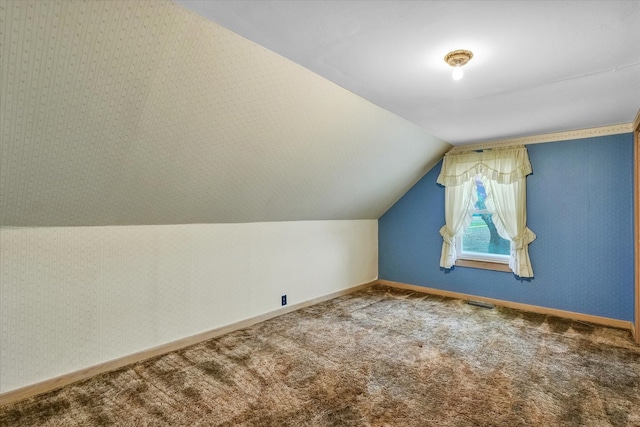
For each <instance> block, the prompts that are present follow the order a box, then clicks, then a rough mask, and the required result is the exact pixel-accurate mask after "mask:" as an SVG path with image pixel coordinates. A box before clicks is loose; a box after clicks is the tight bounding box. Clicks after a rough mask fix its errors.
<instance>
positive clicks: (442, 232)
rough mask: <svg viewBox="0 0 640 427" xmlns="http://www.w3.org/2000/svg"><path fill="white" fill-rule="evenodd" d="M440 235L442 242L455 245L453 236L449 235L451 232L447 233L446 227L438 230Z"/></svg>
mask: <svg viewBox="0 0 640 427" xmlns="http://www.w3.org/2000/svg"><path fill="white" fill-rule="evenodd" d="M440 235H441V236H442V240H444V241H445V242H446V243H449V244H450V245H455V240H454V237H455V236H454V235H453V233H451V231H449V229H448V228H447V226H446V225H445V226H443V227H442V228H441V229H440Z"/></svg>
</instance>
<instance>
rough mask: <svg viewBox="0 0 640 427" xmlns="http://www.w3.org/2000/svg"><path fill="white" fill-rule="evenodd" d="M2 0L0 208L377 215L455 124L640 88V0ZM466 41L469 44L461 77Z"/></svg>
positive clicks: (518, 131)
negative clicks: (454, 58) (459, 62)
mask: <svg viewBox="0 0 640 427" xmlns="http://www.w3.org/2000/svg"><path fill="white" fill-rule="evenodd" d="M185 6H186V7H185ZM0 16H1V19H0V94H1V96H0V226H2V227H7V226H99V225H128V224H183V223H229V222H257V221H290V220H332V219H375V218H378V217H380V216H381V215H382V214H383V213H384V212H385V211H386V209H388V208H389V207H390V206H391V205H392V204H393V203H394V202H395V201H396V200H397V199H398V198H400V197H401V196H402V194H403V193H404V192H405V191H406V190H407V189H408V188H410V187H411V185H412V184H413V183H415V182H416V181H417V180H418V179H419V178H420V177H421V176H422V175H423V174H424V173H426V172H427V171H428V170H429V169H430V168H431V167H432V166H433V165H434V164H435V163H437V161H438V160H439V159H440V158H441V157H442V155H443V154H444V153H445V152H446V151H447V150H448V149H450V148H451V145H449V144H450V143H451V144H464V143H471V142H479V141H482V140H489V139H497V138H503V137H512V136H524V135H531V134H540V133H546V132H556V131H563V130H572V129H580V128H586V127H593V126H602V125H610V124H618V123H626V122H630V121H632V120H633V117H634V114H635V112H636V111H637V110H638V107H639V106H640V105H639V104H640V102H639V100H640V96H639V94H640V47H639V46H640V43H638V30H637V22H639V21H640V1H635V0H634V1H602V2H600V1H593V2H484V1H480V2H475V1H474V2H464V1H456V2H449V1H446V2H445V1H442V2H440V1H425V2H403V1H367V2H358V1H349V2H332V1H311V2H307V1H277V2H274V1H255V2H244V1H232V2H227V1H211V2H210V1H207V2H202V1H191V0H178V2H177V3H176V2H173V1H170V0H112V1H98V0H88V1H82V2H81V1H54V0H0ZM457 48H465V49H470V50H472V51H473V52H474V58H473V60H472V61H471V62H470V63H469V64H468V65H467V66H466V67H465V72H466V76H465V78H464V79H463V80H461V81H458V82H454V81H452V80H451V78H450V68H449V67H448V66H447V65H446V64H445V63H444V61H443V59H442V57H443V56H444V54H445V53H446V52H447V51H449V50H452V49H457Z"/></svg>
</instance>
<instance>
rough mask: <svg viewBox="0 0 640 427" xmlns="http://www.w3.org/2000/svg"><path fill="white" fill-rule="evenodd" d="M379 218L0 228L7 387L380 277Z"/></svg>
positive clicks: (2, 386) (3, 384)
mask: <svg viewBox="0 0 640 427" xmlns="http://www.w3.org/2000/svg"><path fill="white" fill-rule="evenodd" d="M377 247H378V222H377V220H354V221H304V222H269V223H249V224H197V225H163V226H109V227H67V228H0V393H1V392H6V391H9V390H13V389H16V388H20V387H23V386H25V385H29V384H33V383H36V382H39V381H43V380H45V379H48V378H52V377H55V376H58V375H61V374H64V373H68V372H73V371H75V370H78V369H81V368H84V367H87V366H91V365H95V364H97V363H100V362H104V361H107V360H112V359H115V358H118V357H121V356H124V355H127V354H131V353H134V352H137V351H140V350H144V349H147V348H150V347H154V346H157V345H160V344H164V343H167V342H171V341H174V340H177V339H180V338H184V337H187V336H190V335H193V334H196V333H199V332H204V331H207V330H211V329H214V328H217V327H220V326H223V325H227V324H230V323H234V322H238V321H240V320H243V319H247V318H250V317H253V316H257V315H260V314H263V313H267V312H270V311H273V310H275V309H277V308H280V306H281V305H280V296H281V295H283V294H287V296H288V303H289V304H296V303H299V302H303V301H307V300H310V299H313V298H316V297H319V296H322V295H326V294H329V293H332V292H335V291H339V290H342V289H346V288H349V287H351V286H355V285H358V284H360V283H364V282H367V281H370V280H373V279H375V278H376V277H377V272H378V253H377V252H378V251H377Z"/></svg>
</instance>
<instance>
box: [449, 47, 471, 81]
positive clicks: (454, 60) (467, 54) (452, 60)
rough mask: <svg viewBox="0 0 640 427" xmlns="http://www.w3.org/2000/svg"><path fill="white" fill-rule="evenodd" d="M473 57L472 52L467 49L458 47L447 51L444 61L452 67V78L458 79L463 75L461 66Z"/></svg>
mask: <svg viewBox="0 0 640 427" xmlns="http://www.w3.org/2000/svg"><path fill="white" fill-rule="evenodd" d="M471 58H473V53H471V51H469V50H464V49H458V50H454V51H451V52H449V53H447V54H446V55H445V56H444V61H445V62H446V63H447V64H449V65H451V66H452V67H453V74H452V76H451V77H452V78H453V80H460V79H461V78H462V76H463V75H464V72H463V71H462V66H463V65H464V64H466V63H467V62H469V61H470V60H471Z"/></svg>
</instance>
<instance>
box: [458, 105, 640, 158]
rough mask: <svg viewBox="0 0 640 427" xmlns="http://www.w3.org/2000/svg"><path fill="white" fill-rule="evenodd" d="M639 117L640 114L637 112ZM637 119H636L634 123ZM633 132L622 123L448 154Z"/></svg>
mask: <svg viewBox="0 0 640 427" xmlns="http://www.w3.org/2000/svg"><path fill="white" fill-rule="evenodd" d="M638 114H639V116H640V112H638ZM638 120H639V118H638V117H636V123H637V122H638ZM633 130H634V124H633V123H622V124H618V125H611V126H600V127H595V128H588V129H580V130H571V131H567V132H556V133H545V134H542V135H532V136H523V137H519V138H509V139H498V140H494V141H487V142H479V143H477V144H467V145H457V146H455V147H453V148H452V149H451V150H450V151H449V152H450V153H456V152H459V151H468V150H480V149H483V150H484V149H489V148H501V147H509V146H514V145H530V144H542V143H545V142H556V141H569V140H572V139H581V138H593V137H596V136H606V135H617V134H620V133H630V132H633Z"/></svg>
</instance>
